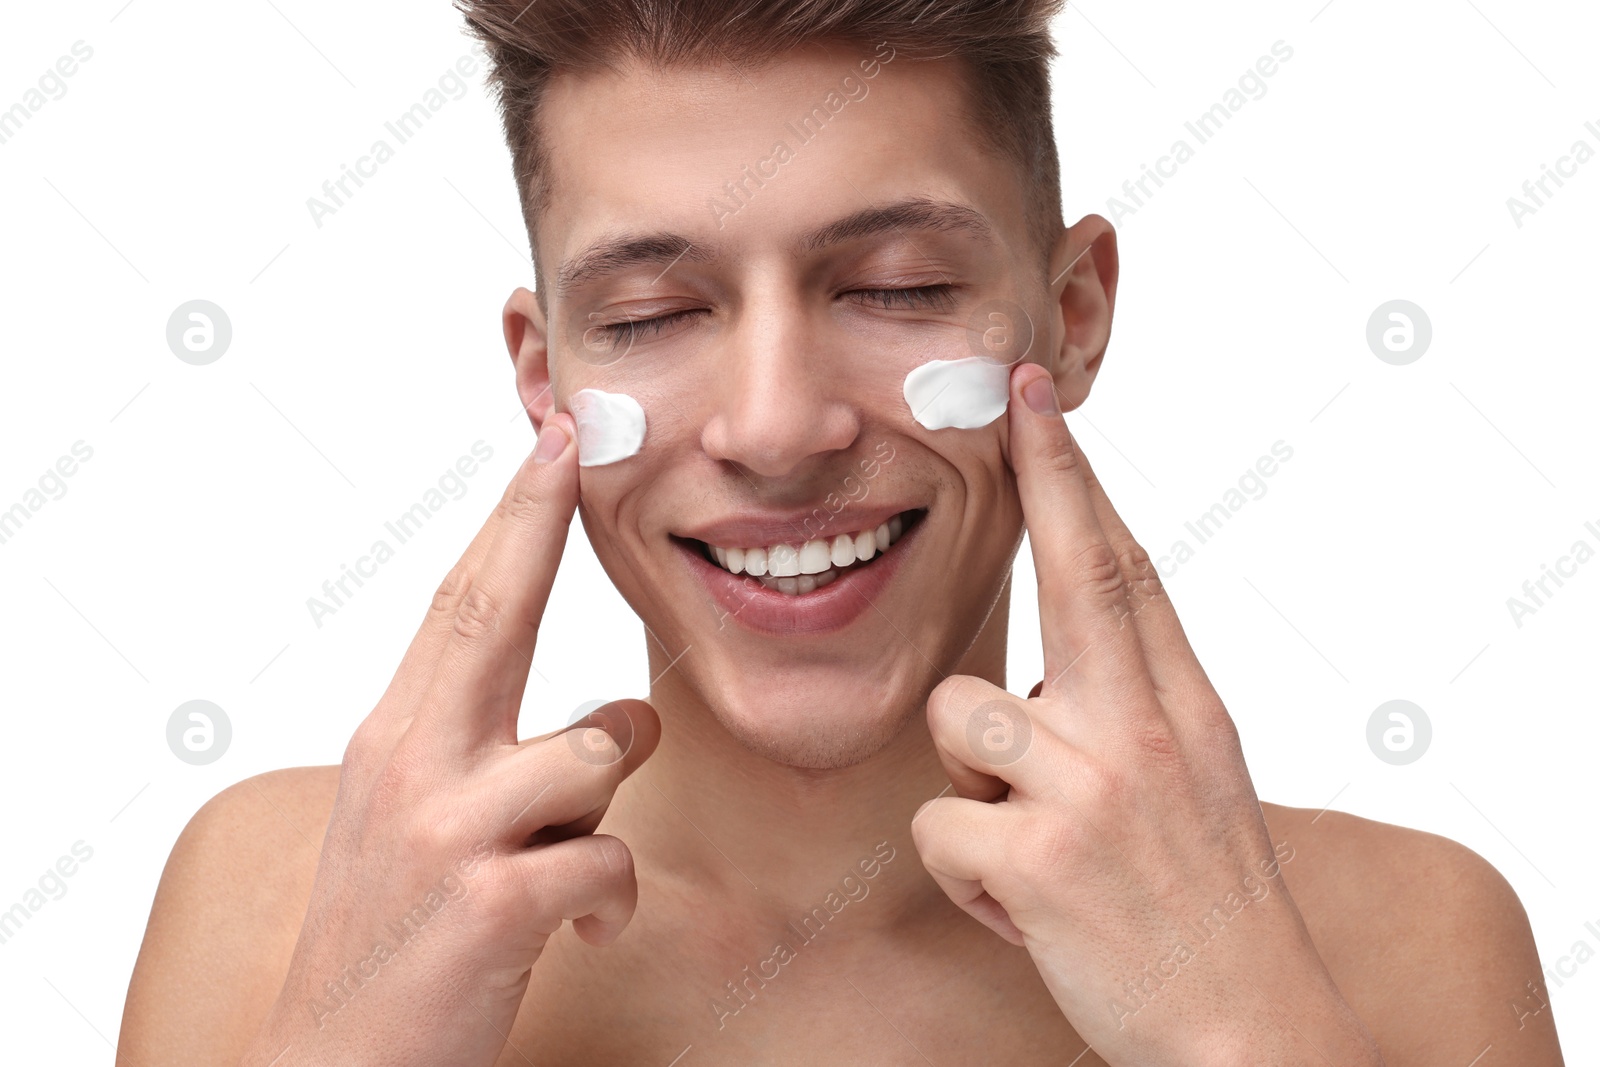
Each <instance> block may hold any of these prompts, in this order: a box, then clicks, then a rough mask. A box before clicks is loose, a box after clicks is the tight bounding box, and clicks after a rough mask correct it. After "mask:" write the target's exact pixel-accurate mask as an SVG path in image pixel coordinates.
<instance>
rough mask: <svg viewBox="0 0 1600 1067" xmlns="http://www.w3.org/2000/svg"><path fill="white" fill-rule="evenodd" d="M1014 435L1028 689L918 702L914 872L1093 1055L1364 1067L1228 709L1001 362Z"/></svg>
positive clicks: (1093, 492) (1150, 577)
mask: <svg viewBox="0 0 1600 1067" xmlns="http://www.w3.org/2000/svg"><path fill="white" fill-rule="evenodd" d="M1025 391H1026V393H1027V395H1026V396H1024V392H1025ZM1029 398H1032V399H1034V400H1035V403H1036V404H1037V407H1030V405H1029V403H1028V399H1029ZM1041 408H1042V409H1043V410H1040V409H1041ZM1008 433H1009V439H1008V441H1007V443H1006V445H1005V448H1006V450H1007V453H1008V454H1007V460H1008V462H1009V463H1010V464H1011V466H1012V467H1013V468H1014V470H1015V471H1016V476H1017V483H1018V491H1019V493H1020V496H1021V501H1022V508H1023V513H1024V516H1025V518H1026V522H1027V526H1028V529H1029V531H1030V535H1031V541H1032V545H1033V558H1034V564H1035V567H1036V569H1037V571H1038V576H1039V615H1040V627H1041V631H1042V636H1043V642H1044V663H1045V677H1044V681H1043V682H1042V683H1041V684H1040V685H1039V686H1037V687H1035V691H1034V695H1032V696H1031V697H1030V698H1029V699H1027V700H1024V699H1021V698H1019V697H1015V696H1012V695H1011V694H1009V693H1007V692H1005V691H1004V690H1002V689H999V688H997V687H995V686H994V685H991V684H990V683H988V682H986V681H983V680H981V679H978V678H972V677H965V676H956V677H951V678H948V679H946V680H945V681H944V682H942V683H940V685H939V686H938V687H937V688H936V689H935V690H934V692H933V694H932V695H931V697H930V698H929V701H928V723H929V727H930V730H931V731H932V736H933V739H934V743H935V744H936V746H937V747H938V750H939V754H940V758H941V760H942V761H943V763H944V766H945V769H946V771H947V773H948V774H949V776H950V780H951V782H952V784H953V786H954V793H955V795H953V796H945V797H940V798H938V799H935V800H933V801H930V802H929V803H928V804H926V805H924V806H923V808H922V809H921V810H920V811H919V812H918V814H917V816H916V817H915V818H914V820H913V822H912V835H913V839H914V840H915V842H916V846H917V849H918V851H919V852H920V853H921V854H922V859H923V863H924V864H925V865H926V867H927V869H928V871H929V872H930V873H931V874H932V875H933V877H934V878H935V879H936V880H937V881H938V882H939V884H940V886H941V887H943V889H944V890H945V892H946V893H948V894H949V896H950V898H951V899H952V900H953V901H954V902H955V903H956V904H957V905H959V906H960V907H962V908H963V909H965V910H966V911H967V912H968V913H969V914H971V915H972V916H973V917H974V918H976V919H978V920H979V921H980V922H983V923H984V924H986V925H987V926H989V927H990V928H991V929H993V930H994V931H995V932H996V933H998V934H1000V936H1002V937H1004V938H1006V939H1007V940H1008V941H1011V942H1012V943H1013V944H1017V945H1021V946H1025V947H1026V948H1027V949H1028V951H1029V953H1030V954H1031V955H1032V957H1033V960H1034V963H1035V964H1036V965H1037V966H1038V968H1039V973H1040V975H1041V976H1042V977H1043V978H1044V981H1045V983H1046V985H1047V986H1048V987H1049V989H1050V992H1051V994H1052V995H1053V996H1054V997H1055V1000H1056V1003H1057V1004H1058V1005H1059V1006H1060V1008H1061V1010H1062V1012H1063V1013H1064V1014H1065V1015H1066V1017H1067V1019H1068V1021H1069V1022H1071V1023H1072V1025H1073V1026H1074V1027H1075V1028H1076V1029H1077V1030H1078V1033H1079V1034H1080V1035H1081V1036H1082V1037H1083V1038H1084V1040H1085V1041H1087V1042H1088V1043H1089V1044H1090V1045H1091V1046H1092V1047H1093V1048H1094V1049H1095V1051H1096V1052H1097V1053H1098V1054H1099V1055H1100V1056H1101V1057H1102V1058H1103V1059H1104V1060H1105V1061H1106V1062H1107V1063H1110V1064H1117V1065H1122V1064H1127V1065H1133V1064H1138V1065H1140V1067H1151V1065H1174V1067H1175V1065H1179V1064H1182V1065H1185V1067H1191V1065H1194V1064H1197V1063H1198V1064H1210V1063H1219V1064H1220V1063H1233V1064H1237V1063H1242V1062H1269V1063H1274V1064H1288V1063H1294V1064H1300V1063H1306V1064H1310V1063H1317V1064H1322V1063H1324V1062H1325V1061H1324V1056H1326V1057H1329V1058H1330V1059H1331V1062H1334V1063H1339V1064H1375V1063H1381V1062H1382V1060H1381V1058H1379V1057H1378V1053H1377V1049H1376V1046H1375V1044H1374V1043H1373V1041H1372V1037H1371V1035H1370V1034H1369V1033H1368V1032H1367V1030H1366V1028H1365V1027H1364V1026H1363V1025H1362V1023H1361V1022H1360V1020H1359V1019H1357V1018H1356V1016H1355V1014H1354V1012H1352V1011H1351V1010H1350V1008H1349V1006H1348V1005H1347V1004H1346V1003H1345V1002H1344V1000H1343V999H1342V998H1341V996H1340V994H1339V992H1338V990H1337V988H1336V987H1335V986H1334V984H1333V980H1332V978H1331V977H1330V976H1329V974H1328V971H1327V967H1326V966H1325V965H1324V963H1323V961H1322V959H1321V957H1320V956H1319V955H1318V954H1317V951H1316V948H1315V946H1314V945H1313V944H1312V942H1311V939H1310V936H1309V935H1308V934H1307V932H1306V928H1305V924H1304V922H1303V920H1302V918H1301V916H1300V912H1299V910H1298V909H1297V908H1296V906H1295V904H1294V902H1293V900H1292V899H1291V898H1290V896H1289V892H1288V890H1287V888H1286V887H1285V885H1284V883H1283V880H1282V877H1281V874H1280V873H1279V867H1280V865H1281V864H1282V863H1283V862H1287V861H1288V860H1289V859H1292V858H1293V849H1292V844H1290V843H1288V842H1284V843H1281V844H1280V845H1278V846H1277V847H1275V846H1274V845H1273V842H1272V840H1271V838H1270V836H1269V834H1268V831H1267V826H1266V823H1265V821H1264V819H1263V817H1262V813H1261V806H1260V803H1259V801H1258V800H1257V799H1256V794H1255V789H1254V787H1253V786H1252V784H1251V782H1250V775H1249V772H1248V771H1247V770H1246V768H1245V764H1244V757H1243V754H1242V753H1241V750H1240V747H1239V739H1238V733H1237V731H1236V730H1235V728H1234V725H1233V722H1232V720H1231V719H1230V718H1229V716H1228V712H1227V709H1226V708H1225V707H1224V706H1223V703H1222V700H1221V698H1220V697H1218V695H1217V693H1216V691H1215V690H1214V689H1213V688H1212V686H1211V683H1210V681H1209V680H1208V679H1207V678H1206V675H1205V671H1204V670H1203V669H1202V668H1201V666H1200V663H1199V661H1198V660H1197V659H1196V657H1195V654H1194V650H1193V649H1191V648H1190V646H1189V642H1188V640H1187V638H1185V636H1184V633H1183V628H1182V627H1181V626H1180V625H1179V622H1178V617H1177V615H1176V614H1175V613H1174V611H1173V609H1172V604H1171V602H1170V601H1169V600H1168V599H1167V597H1166V596H1165V594H1164V593H1163V591H1162V588H1161V583H1160V580H1159V578H1158V577H1157V574H1156V570H1155V568H1154V567H1153V566H1152V565H1151V562H1150V557H1149V556H1148V555H1147V554H1146V553H1145V552H1144V550H1143V549H1141V548H1140V547H1139V545H1138V544H1137V543H1136V542H1135V541H1134V539H1133V537H1132V535H1131V534H1130V533H1129V532H1128V529H1127V527H1126V526H1125V525H1124V524H1123V522H1122V520H1121V519H1120V518H1119V517H1118V516H1117V513H1116V511H1115V510H1114V509H1113V508H1112V506H1111V503H1110V501H1109V500H1107V499H1106V496H1105V493H1104V492H1103V491H1102V489H1101V487H1100V484H1099V482H1098V481H1096V479H1095V478H1094V474H1093V472H1092V471H1091V470H1090V469H1089V466H1088V461H1087V460H1086V459H1085V458H1084V456H1083V454H1082V453H1081V452H1080V451H1079V450H1078V447H1077V443H1076V442H1075V441H1074V440H1073V439H1072V437H1071V435H1070V434H1069V433H1068V431H1067V427H1066V424H1065V422H1064V421H1063V420H1062V417H1061V414H1060V411H1059V409H1058V408H1057V405H1056V400H1055V391H1054V388H1053V385H1052V384H1051V382H1050V378H1049V375H1048V374H1047V373H1046V372H1045V371H1044V370H1043V368H1040V367H1037V366H1035V365H1032V364H1024V365H1021V366H1019V367H1018V368H1016V369H1015V370H1014V371H1013V373H1012V379H1011V398H1010V405H1009V428H1008Z"/></svg>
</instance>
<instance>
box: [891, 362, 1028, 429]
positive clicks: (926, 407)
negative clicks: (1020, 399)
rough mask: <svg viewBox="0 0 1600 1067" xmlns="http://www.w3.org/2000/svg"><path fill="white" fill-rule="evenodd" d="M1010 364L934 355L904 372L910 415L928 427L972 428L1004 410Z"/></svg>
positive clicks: (1008, 391)
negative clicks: (935, 356)
mask: <svg viewBox="0 0 1600 1067" xmlns="http://www.w3.org/2000/svg"><path fill="white" fill-rule="evenodd" d="M1010 384H1011V365H1010V364H1009V363H995V362H993V361H991V360H987V359H983V358H981V357H979V356H971V357H969V358H967V359H936V360H934V361H933V362H931V363H924V364H923V365H922V366H920V367H918V368H916V369H915V370H913V371H912V372H911V373H910V374H908V375H906V384H905V397H906V403H907V404H908V405H910V407H911V415H912V417H913V418H915V419H916V420H917V421H918V422H920V423H921V424H922V425H924V426H926V427H927V428H928V429H930V430H944V429H957V430H976V429H978V428H979V427H980V426H987V425H989V424H990V423H991V422H993V421H994V420H995V419H998V418H999V417H1000V416H1001V415H1004V414H1005V411H1006V400H1007V398H1008V397H1009V395H1010Z"/></svg>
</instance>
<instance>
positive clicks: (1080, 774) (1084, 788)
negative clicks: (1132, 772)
mask: <svg viewBox="0 0 1600 1067" xmlns="http://www.w3.org/2000/svg"><path fill="white" fill-rule="evenodd" d="M1073 778H1074V785H1073V792H1074V793H1076V794H1077V795H1078V798H1079V799H1078V803H1079V804H1080V805H1082V806H1083V809H1084V812H1085V814H1086V818H1087V820H1088V821H1090V822H1091V823H1092V824H1094V825H1100V824H1101V821H1102V820H1103V819H1106V818H1111V819H1114V820H1120V818H1121V816H1122V813H1123V812H1124V811H1126V810H1127V802H1128V801H1129V799H1130V798H1131V796H1132V793H1133V789H1134V782H1133V781H1132V780H1131V778H1130V777H1129V775H1128V773H1127V772H1125V771H1123V770H1121V769H1120V768H1117V767H1114V766H1112V765H1110V764H1108V763H1104V762H1101V761H1098V760H1083V761H1080V762H1079V764H1078V766H1077V767H1076V768H1075V772H1074V775H1073Z"/></svg>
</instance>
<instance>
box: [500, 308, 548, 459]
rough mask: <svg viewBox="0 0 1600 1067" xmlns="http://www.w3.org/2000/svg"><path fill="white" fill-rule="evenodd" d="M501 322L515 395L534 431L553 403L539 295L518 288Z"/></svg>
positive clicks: (546, 340)
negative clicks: (515, 385) (512, 367)
mask: <svg viewBox="0 0 1600 1067" xmlns="http://www.w3.org/2000/svg"><path fill="white" fill-rule="evenodd" d="M501 325H502V327H503V328H504V330H505V337H506V350H507V351H508V352H509V353H510V354H511V364H512V366H514V367H515V368H516V375H517V396H518V398H520V399H521V401H522V407H523V410H525V411H527V413H528V418H529V420H530V421H531V422H532V423H533V428H534V429H535V430H537V429H539V427H541V426H543V425H544V420H545V419H547V418H549V417H550V412H551V410H552V409H553V408H554V406H555V395H554V393H553V392H552V391H551V389H550V345H549V336H548V334H547V332H546V329H545V317H544V309H543V308H541V307H540V306H539V298H538V296H537V295H535V294H534V293H533V292H531V291H530V290H528V289H524V288H520V287H519V288H518V289H517V290H516V291H515V292H513V293H512V294H511V297H510V299H508V300H507V301H506V306H505V310H504V311H503V312H501Z"/></svg>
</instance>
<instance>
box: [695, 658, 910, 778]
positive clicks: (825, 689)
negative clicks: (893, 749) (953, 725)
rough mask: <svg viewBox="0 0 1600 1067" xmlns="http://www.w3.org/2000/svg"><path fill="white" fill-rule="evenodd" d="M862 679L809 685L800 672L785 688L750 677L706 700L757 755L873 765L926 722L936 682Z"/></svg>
mask: <svg viewBox="0 0 1600 1067" xmlns="http://www.w3.org/2000/svg"><path fill="white" fill-rule="evenodd" d="M797 673H798V672H797ZM907 681H910V680H909V679H907ZM924 681H926V684H923V683H924ZM861 683H862V680H861V679H860V678H857V677H851V676H849V675H848V674H847V675H844V676H841V675H840V674H839V673H838V672H832V673H829V674H827V675H825V676H824V677H821V678H815V679H813V681H812V682H811V683H810V684H807V683H806V681H805V679H804V678H798V677H795V678H789V679H786V680H785V681H784V683H782V684H779V685H772V684H770V682H763V681H762V680H761V679H759V678H754V677H751V678H745V679H741V680H740V681H738V682H735V683H734V684H732V685H720V686H716V687H714V688H711V689H709V690H703V692H710V693H717V694H719V696H718V697H716V698H713V699H709V700H708V701H707V706H708V707H709V708H710V711H711V714H712V717H713V718H715V719H716V721H717V723H718V724H719V725H720V726H721V727H722V728H723V729H724V730H725V731H727V733H728V735H729V736H730V737H732V738H733V739H734V741H736V742H738V744H739V745H741V746H742V747H743V748H744V749H746V750H747V751H749V752H750V753H751V754H753V755H755V756H758V757H760V758H762V759H764V760H768V761H770V762H772V763H777V764H782V765H784V766H787V767H795V768H800V769H804V770H817V771H833V770H842V769H844V768H847V767H854V766H856V765H858V764H861V763H865V762H867V761H868V760H870V759H872V758H873V757H874V756H877V755H879V754H880V753H881V752H883V751H884V750H885V749H886V748H888V747H889V746H890V745H891V744H892V743H893V742H894V741H895V740H896V738H898V737H900V736H901V735H902V734H903V733H904V732H905V731H906V729H907V728H908V727H914V726H918V725H920V723H921V721H922V716H923V714H924V708H925V707H926V703H925V702H926V699H927V692H928V690H929V689H931V688H932V685H933V681H932V680H924V679H917V680H916V681H915V682H913V683H912V684H911V685H910V686H908V685H906V684H904V683H902V684H899V685H887V684H885V683H884V682H883V681H882V680H874V681H869V682H867V683H866V684H861ZM730 698H731V699H730Z"/></svg>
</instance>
